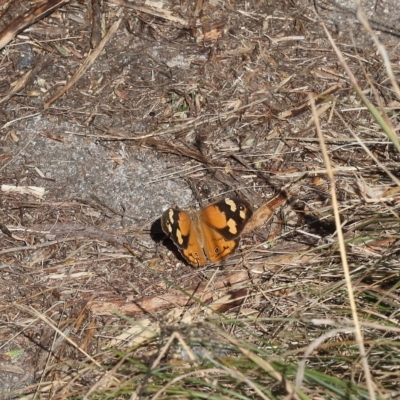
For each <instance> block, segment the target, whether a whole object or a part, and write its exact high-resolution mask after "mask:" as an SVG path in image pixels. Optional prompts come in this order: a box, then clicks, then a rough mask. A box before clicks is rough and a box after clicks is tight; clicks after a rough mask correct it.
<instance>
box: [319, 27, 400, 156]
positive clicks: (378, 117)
mask: <svg viewBox="0 0 400 400" xmlns="http://www.w3.org/2000/svg"><path fill="white" fill-rule="evenodd" d="M321 25H322V27H323V29H324V31H325V34H326V36H327V38H328V40H329V42H330V44H331V46H332V48H333V49H334V50H335V52H336V55H337V57H338V59H339V62H340V64H341V65H342V67H343V68H344V70H345V71H346V73H347V75H348V77H349V79H350V82H351V84H352V86H353V88H354V90H355V91H356V93H357V94H358V95H359V96H360V98H361V100H362V102H363V103H364V104H365V106H366V107H367V108H368V110H369V112H370V113H371V115H372V116H373V117H374V119H375V121H376V122H377V123H378V125H379V126H380V127H381V128H382V130H383V131H384V132H385V133H386V136H387V137H388V138H389V139H390V141H391V142H392V143H393V145H394V146H395V147H396V149H397V151H399V152H400V143H399V139H398V137H397V135H396V132H394V130H393V127H392V126H390V124H389V123H388V121H389V119H388V118H384V117H383V116H382V114H381V112H380V111H379V110H378V109H377V108H376V107H375V106H374V105H373V104H372V103H371V102H370V101H369V99H368V98H367V96H366V95H365V94H364V93H363V91H362V89H361V88H360V85H359V84H358V82H357V79H356V77H355V76H354V74H353V72H352V71H351V69H350V68H349V66H348V65H347V63H346V61H345V59H344V57H343V54H342V52H341V51H340V50H339V48H338V47H337V46H336V43H335V42H334V40H333V39H332V36H331V34H330V33H329V31H328V29H327V28H326V25H325V24H324V23H323V22H322V21H321Z"/></svg>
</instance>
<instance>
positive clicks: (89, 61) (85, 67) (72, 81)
mask: <svg viewBox="0 0 400 400" xmlns="http://www.w3.org/2000/svg"><path fill="white" fill-rule="evenodd" d="M121 14H122V9H120V10H118V12H117V17H118V20H117V21H115V22H114V23H113V24H112V25H111V28H110V29H109V30H108V32H107V33H106V35H105V36H104V38H103V40H102V41H101V42H100V44H99V45H98V46H97V47H96V48H95V49H94V50H93V52H92V53H90V54H89V55H88V56H87V58H86V59H85V60H84V61H83V63H82V65H81V66H80V67H79V68H78V70H77V71H76V72H75V75H74V76H73V77H72V78H71V79H70V81H69V82H68V83H67V84H66V85H65V86H64V87H63V88H62V89H61V90H60V91H58V92H57V93H56V94H54V95H53V96H52V97H51V98H50V99H49V100H47V101H46V103H44V108H45V109H46V108H49V107H50V106H51V105H52V104H53V103H54V102H55V101H56V100H57V99H58V98H59V97H61V96H62V95H63V94H64V93H66V92H67V91H68V90H69V89H70V88H71V87H72V86H73V85H75V83H76V82H78V81H79V79H81V78H82V76H83V75H84V74H85V72H86V71H87V70H88V69H89V68H90V67H91V65H92V64H93V63H94V62H95V61H96V59H97V57H98V56H99V55H100V53H101V52H102V50H103V49H104V47H105V45H106V44H107V43H108V41H109V40H110V38H111V36H112V35H113V34H114V33H115V32H116V31H117V29H118V28H119V25H120V24H121V21H122V18H120V16H121Z"/></svg>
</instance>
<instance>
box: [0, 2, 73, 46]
mask: <svg viewBox="0 0 400 400" xmlns="http://www.w3.org/2000/svg"><path fill="white" fill-rule="evenodd" d="M69 2H70V0H48V1H47V2H46V3H44V4H39V5H37V6H36V7H33V8H32V9H31V10H29V12H28V13H25V14H23V15H20V16H19V17H17V18H16V19H14V21H12V22H11V23H10V24H9V25H8V26H6V27H5V28H4V29H3V30H2V31H1V32H0V49H2V48H3V47H4V46H6V45H7V44H8V43H10V42H11V40H13V39H14V38H15V36H17V35H18V33H20V32H21V31H23V30H24V29H25V28H27V27H28V26H30V25H32V24H34V23H35V22H37V21H40V20H41V19H43V18H44V17H47V16H48V15H49V14H51V13H52V12H53V11H55V10H56V9H57V8H59V7H61V6H63V5H64V4H67V3H69Z"/></svg>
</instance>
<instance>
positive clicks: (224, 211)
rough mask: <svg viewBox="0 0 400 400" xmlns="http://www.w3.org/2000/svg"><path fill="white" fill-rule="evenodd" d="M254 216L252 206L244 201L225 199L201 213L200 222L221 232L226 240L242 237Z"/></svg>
mask: <svg viewBox="0 0 400 400" xmlns="http://www.w3.org/2000/svg"><path fill="white" fill-rule="evenodd" d="M252 215H253V211H252V209H251V206H250V204H249V203H248V202H247V201H245V200H242V199H224V200H221V201H218V202H216V203H213V204H211V205H209V206H207V207H205V208H203V209H202V210H201V211H200V220H201V221H202V222H204V223H205V224H206V225H208V226H209V227H211V228H213V229H214V230H216V231H218V232H220V234H221V235H222V236H223V237H224V238H225V239H234V238H237V237H239V236H240V234H241V233H242V231H243V229H244V227H245V226H246V224H247V222H248V221H249V219H250V218H251V216H252Z"/></svg>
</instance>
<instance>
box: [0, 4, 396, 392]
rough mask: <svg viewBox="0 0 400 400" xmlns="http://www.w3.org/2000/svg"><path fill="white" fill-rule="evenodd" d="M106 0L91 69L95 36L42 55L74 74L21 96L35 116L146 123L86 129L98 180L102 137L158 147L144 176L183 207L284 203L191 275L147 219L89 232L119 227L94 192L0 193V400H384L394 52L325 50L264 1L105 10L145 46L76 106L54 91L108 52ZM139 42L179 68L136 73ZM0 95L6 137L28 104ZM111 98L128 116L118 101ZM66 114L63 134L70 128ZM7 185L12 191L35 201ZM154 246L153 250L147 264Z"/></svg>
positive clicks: (325, 32) (390, 317)
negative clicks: (237, 247) (93, 143)
mask: <svg viewBox="0 0 400 400" xmlns="http://www.w3.org/2000/svg"><path fill="white" fill-rule="evenodd" d="M112 3H113V4H114V5H111V4H108V3H107V4H106V5H105V6H104V10H103V12H104V16H105V17H107V19H106V20H107V26H109V27H110V26H112V27H113V28H112V29H115V32H113V35H114V36H116V38H115V40H116V42H114V43H117V45H115V47H116V48H115V49H110V50H109V53H108V59H106V60H104V59H103V60H102V58H101V56H102V53H101V51H100V50H101V49H103V48H105V49H107V48H110V47H112V46H111V40H112V38H111V36H112V33H110V32H111V30H108V32H109V33H110V34H109V36H106V38H107V39H106V40H105V39H103V41H100V42H96V43H97V44H95V46H100V47H97V49H98V51H97V52H96V50H94V51H93V53H94V54H95V57H94V56H93V53H91V54H92V55H90V54H89V55H88V56H87V57H86V58H85V61H83V60H81V59H80V64H79V66H78V67H77V65H75V64H73V63H72V62H70V59H63V58H62V57H60V56H59V55H58V54H57V55H54V53H52V54H50V52H49V54H50V55H49V56H51V57H54V59H53V62H55V63H60V65H61V64H62V65H64V66H65V68H67V67H68V68H70V70H71V72H74V73H71V74H70V76H72V78H71V79H70V80H69V81H68V82H67V81H64V84H65V88H66V89H65V90H63V89H61V91H59V90H60V89H59V88H58V89H57V90H54V91H53V92H51V97H48V98H47V99H43V103H41V105H47V106H48V108H47V111H46V113H47V114H44V115H45V116H46V117H48V118H51V116H52V114H51V113H52V112H54V113H56V112H57V110H58V108H55V106H52V103H53V101H56V98H58V97H59V98H58V100H57V101H62V103H61V104H62V106H63V107H65V109H68V108H69V111H68V113H69V115H74V118H78V117H77V115H78V110H79V111H80V112H82V113H83V114H84V113H85V112H86V111H87V112H88V113H92V109H94V107H95V103H96V102H99V101H100V100H99V99H102V101H105V102H107V103H108V105H109V106H110V109H112V110H113V111H114V112H115V113H116V114H118V112H119V114H118V115H119V116H121V120H122V122H123V123H122V124H121V125H122V126H128V125H129V124H130V123H131V122H132V121H135V119H136V120H138V119H139V118H142V119H143V115H146V116H147V115H149V113H154V115H155V116H156V117H157V119H156V120H151V121H150V122H146V121H147V120H146V121H145V122H143V123H144V124H146V126H145V129H142V130H138V131H135V130H134V132H133V133H132V132H130V133H128V130H126V131H124V130H123V129H121V128H119V127H114V126H112V125H111V124H109V120H108V119H107V118H108V117H107V116H101V117H100V118H99V120H98V121H97V122H96V126H95V128H96V129H95V130H93V131H92V133H88V132H86V133H82V132H80V133H79V134H81V135H85V136H86V139H87V140H92V139H93V138H96V140H99V141H103V142H104V143H106V144H107V146H109V149H110V154H111V157H112V158H113V159H115V163H116V164H118V163H120V162H123V160H122V159H120V158H119V156H118V154H120V153H118V150H119V146H120V145H121V143H123V144H124V146H127V147H128V148H129V149H132V151H136V150H137V148H140V149H143V151H145V152H147V153H146V154H154V153H155V152H156V151H158V152H159V153H165V157H166V158H167V159H168V160H169V163H170V164H169V165H170V168H169V169H168V170H167V171H155V172H154V181H159V180H163V181H167V180H170V179H175V178H177V177H179V178H185V179H186V180H187V182H188V183H189V186H190V187H191V188H192V189H193V194H194V196H195V197H196V198H197V199H198V201H199V202H200V203H201V202H202V201H203V200H204V199H205V198H207V199H210V198H212V197H217V196H225V195H226V194H229V195H234V194H237V195H240V196H243V197H245V198H247V199H248V200H249V201H251V203H252V204H254V206H255V208H259V209H260V208H261V209H262V210H263V208H262V207H264V211H265V214H262V213H260V214H262V215H264V216H265V219H266V218H267V217H268V218H269V217H270V212H269V210H270V208H271V207H272V206H271V204H272V203H268V199H270V198H271V197H273V194H274V193H281V192H282V189H285V192H286V195H287V200H286V201H285V202H283V201H282V202H279V206H280V209H279V210H275V214H274V216H273V217H272V218H271V221H269V223H268V224H264V226H257V229H256V228H254V229H255V230H254V231H253V232H248V234H247V235H246V236H244V237H243V240H242V244H241V251H240V252H238V254H236V255H235V256H234V257H232V258H229V259H228V260H227V262H226V263H224V265H223V266H222V267H223V268H218V266H209V267H208V268H206V269H204V270H202V271H198V270H194V269H192V268H191V267H189V266H188V265H183V264H181V265H178V267H177V266H176V262H177V261H176V259H177V257H178V258H179V254H178V253H177V252H176V250H175V249H174V247H173V246H172V247H171V245H170V244H169V243H168V242H167V241H165V240H164V241H163V235H162V233H161V232H160V230H159V225H158V224H157V221H156V222H154V223H146V224H136V225H135V226H134V227H132V226H129V227H127V228H115V225H112V224H111V222H108V221H112V218H113V217H121V215H120V214H121V213H120V212H119V211H118V210H116V209H115V208H113V207H112V206H110V205H109V204H107V202H103V201H102V200H101V199H99V198H97V197H93V196H92V198H91V199H90V200H87V199H81V198H77V199H68V201H66V200H65V199H63V201H60V200H59V199H57V198H56V196H55V197H54V198H51V197H50V198H49V197H47V198H46V200H40V201H35V202H34V201H32V199H30V197H28V196H29V193H28V194H22V193H21V189H18V190H19V191H20V192H19V193H15V192H10V191H8V192H3V196H2V198H1V213H2V215H1V217H2V219H1V221H0V223H1V225H0V228H1V231H2V236H1V240H2V249H0V257H1V268H2V273H3V276H2V280H1V284H2V295H1V297H0V310H1V314H2V319H1V323H0V334H1V336H2V337H3V338H4V340H3V341H2V342H1V353H2V355H3V359H4V362H3V364H2V366H1V370H0V371H2V372H9V373H11V374H14V375H15V376H21V379H20V382H19V383H18V384H17V385H16V386H15V390H14V394H15V396H16V397H17V396H25V397H24V398H51V399H61V398H71V399H75V398H82V399H89V398H90V399H136V398H152V399H157V398H171V397H173V398H196V399H197V398H198V399H200V398H212V399H222V398H224V399H225V398H226V399H227V398H229V399H230V398H238V399H250V398H252V399H253V398H263V399H290V398H293V399H319V398H324V399H344V398H346V399H363V398H365V399H374V398H376V399H389V398H396V397H398V396H400V391H399V384H398V382H399V381H400V371H399V365H400V362H399V361H400V360H399V354H400V340H399V333H400V327H399V311H398V310H399V303H400V297H399V296H400V289H399V286H400V283H399V273H400V266H399V263H398V258H399V256H398V254H399V251H400V248H399V240H398V239H399V237H400V235H399V227H400V224H399V215H398V211H397V210H398V208H399V199H400V188H399V181H398V177H397V175H398V169H399V154H398V150H399V142H398V137H397V135H398V129H399V128H398V127H399V126H400V120H399V116H398V112H399V109H400V99H399V97H400V95H399V90H398V88H397V86H396V84H393V82H395V81H396V79H397V80H398V79H399V76H400V69H399V60H400V52H399V48H398V46H397V47H396V46H393V47H391V46H390V45H386V46H383V44H382V43H381V42H379V43H378V42H377V40H378V39H377V38H376V37H373V41H374V43H375V46H377V47H378V48H379V51H380V53H379V54H378V55H377V54H376V52H375V47H374V46H369V47H368V46H365V47H362V48H360V45H359V44H358V43H353V42H352V40H351V38H350V37H349V38H348V41H347V42H346V40H345V38H343V37H341V38H339V37H337V36H336V37H335V36H334V34H333V30H332V27H328V28H325V27H324V26H323V23H322V21H323V20H324V17H325V15H324V14H323V13H320V17H321V20H316V19H315V14H314V11H313V10H312V9H311V8H309V7H308V5H307V4H304V5H303V7H301V6H300V4H298V5H297V7H291V5H290V4H291V3H289V2H288V3H284V2H283V3H282V5H281V6H280V7H281V8H279V9H278V8H276V9H275V10H273V11H272V10H268V11H265V14H262V13H261V11H260V10H259V9H257V6H255V5H254V9H253V8H252V9H251V10H245V9H244V8H242V7H239V6H237V9H235V10H234V9H230V8H229V7H228V6H227V5H226V7H225V8H224V7H217V6H215V5H211V4H209V3H204V4H203V3H202V2H200V1H198V2H197V3H195V4H192V5H191V6H190V7H188V8H186V9H184V8H182V9H180V10H179V16H178V13H177V10H176V9H174V12H172V13H171V12H170V11H169V10H162V12H161V10H158V11H157V12H156V11H154V13H153V15H152V12H151V8H150V9H149V8H144V7H139V8H138V7H136V8H134V9H133V11H128V9H124V10H125V12H126V13H128V12H132V14H131V15H130V18H127V21H126V22H128V24H130V26H129V27H128V28H127V29H128V31H129V30H130V31H132V32H134V33H135V37H136V36H137V37H140V39H141V40H143V41H144V43H145V45H143V47H141V48H139V49H138V50H137V53H138V55H137V57H138V59H139V58H140V60H139V61H138V62H137V64H136V65H135V68H136V72H135V71H133V72H132V71H130V70H129V71H128V69H126V71H125V73H126V75H124V76H120V77H119V78H118V79H119V81H118V82H119V83H118V85H115V86H113V85H112V84H111V83H109V84H108V86H107V85H104V87H103V88H102V91H101V92H99V93H97V92H96V91H93V92H92V93H93V95H92V98H93V103H91V102H90V100H88V99H89V98H90V97H89V96H87V98H86V100H85V102H82V101H80V102H79V103H77V102H78V101H79V99H80V95H79V91H77V90H74V87H75V86H76V85H78V87H79V82H80V81H79V79H78V78H81V79H83V80H85V76H86V75H87V70H88V69H89V66H90V65H91V63H92V64H93V65H96V63H104V64H101V65H103V66H110V65H111V66H112V65H113V62H115V63H118V62H119V58H118V54H119V53H122V52H123V51H125V48H124V47H123V48H122V50H121V48H117V47H118V46H123V44H121V43H125V42H124V41H123V40H122V39H121V38H119V39H120V40H121V42H119V41H117V36H118V32H119V33H120V34H121V35H122V33H121V31H120V30H118V29H117V28H118V26H122V25H123V24H122V23H121V22H122V20H121V19H120V18H122V17H121V10H122V9H121V8H118V10H120V11H116V8H115V7H116V5H119V6H121V5H122V4H124V3H122V2H121V1H116V0H113V2H112ZM73 6H75V5H67V6H66V7H67V8H66V10H67V11H71V10H74V9H73V8H68V7H73ZM77 7H78V8H79V5H77ZM200 11H201V12H200ZM269 11H270V12H269ZM71 12H72V11H71ZM360 15H361V14H360ZM199 16H200V17H199ZM361 17H362V15H361ZM325 20H326V19H325ZM115 21H117V22H115ZM184 21H186V23H184ZM228 21H229V23H228ZM362 21H363V23H364V25H365V31H364V30H363V35H365V37H366V38H368V37H369V36H372V35H373V31H372V30H370V28H369V26H368V25H367V24H366V19H365V18H362ZM113 24H114V25H113ZM119 24H120V25H119ZM241 27H245V29H241ZM70 29H71V33H74V32H75V33H76V32H77V30H78V27H76V26H72V27H70ZM74 29H75V31H74ZM109 29H110V28H109ZM360 29H361V28H360ZM7 35H8V37H13V35H10V33H9V31H8V33H7ZM32 35H33V34H32ZM332 36H333V37H332ZM33 39H35V40H37V39H36V37H35V36H32V38H30V40H32V41H33ZM15 40H20V39H18V37H17V38H15ZM155 41H157V43H162V44H164V45H165V47H168V46H170V47H171V48H173V47H174V46H175V47H174V48H176V50H177V51H178V53H179V55H180V56H181V57H182V60H183V61H182V62H184V61H185V57H186V58H189V56H190V57H191V62H192V66H191V68H190V69H185V68H182V69H178V70H174V67H173V66H171V65H168V66H167V65H166V64H165V63H164V62H163V61H161V59H162V57H161V56H159V57H160V59H156V58H155V56H154V54H153V53H151V52H150V51H147V50H146V46H147V47H149V46H150V45H152V44H153V43H154V42H155ZM0 43H1V41H0ZM69 45H70V44H69ZM42 46H44V47H43V51H44V52H47V51H49V49H48V47H46V46H48V45H47V44H45V43H43V44H42ZM66 47H68V46H67V45H66ZM77 48H78V47H77ZM361 50H362V51H363V53H361ZM74 51H78V50H76V48H75V50H74ZM204 54H206V56H204ZM11 55H12V54H11ZM3 57H4V58H3V63H6V61H4V60H5V56H4V55H3ZM96 57H97V58H96ZM95 58H96V59H95ZM110 60H111V61H110ZM75 61H76V60H75ZM168 61H169V60H168ZM132 62H133V61H132ZM146 63H147V64H146ZM46 65H49V64H48V63H47V64H46V63H44V64H43V65H42V67H43V68H44V71H46V68H47V67H46ZM57 65H58V64H57ZM118 65H119V64H118ZM145 65H146V67H145ZM82 66H84V67H82ZM73 67H75V69H73ZM79 67H80V69H78V68H79ZM150 67H151V68H150ZM4 68H5V69H6V67H4ZM150 69H151V70H152V71H150ZM35 71H36V72H35V73H37V70H35ZM76 71H78V72H76ZM110 71H111V69H110ZM75 72H76V74H75ZM135 73H136V75H135ZM54 74H55V75H54V81H56V80H57V79H60V76H58V75H57V74H58V71H57V70H56V71H55V72H54ZM95 74H96V73H95V72H93V76H92V77H91V79H92V80H91V81H90V82H89V81H85V84H86V85H92V82H95V81H96V79H97V77H96V76H95ZM110 74H112V71H111V72H110ZM129 74H131V75H129ZM139 75H140V76H139ZM30 76H31V74H30V75H24V76H23V79H22V78H18V79H17V78H16V77H14V78H15V80H14V82H19V83H17V84H18V85H19V86H18V87H19V89H18V90H19V91H20V90H21V87H26V90H32V88H31V87H30V86H29V85H33V83H32V80H31V77H30ZM112 78H115V80H116V79H117V78H116V77H115V76H114V77H111V78H110V82H113V80H112ZM128 78H129V79H128ZM10 79H11V78H10ZM47 79H48V80H49V81H50V79H52V78H51V74H49V75H48V78H47ZM128 81H129V83H128ZM140 82H142V83H140ZM9 83H10V85H11V83H12V82H9ZM93 85H94V84H93ZM136 86H137V87H136ZM80 88H81V89H80V90H81V91H83V89H82V87H80ZM132 88H133V89H132ZM86 91H87V89H85V93H86ZM15 93H16V92H15V91H13V89H12V88H11V86H10V89H9V92H8V94H7V95H6V96H5V97H3V100H4V101H3V102H4V104H5V105H6V106H5V110H6V111H5V113H6V112H7V113H11V111H13V113H14V114H15V121H14V119H13V123H12V124H10V123H9V122H10V120H5V121H2V122H1V126H2V127H3V128H2V130H3V131H4V132H5V133H6V134H7V135H8V137H9V138H10V140H13V136H12V132H11V126H15V123H17V119H18V120H19V119H24V118H29V117H30V116H31V115H34V113H35V112H37V110H38V107H39V106H37V105H36V109H34V107H33V105H34V104H35V103H34V101H33V100H32V98H29V97H27V100H26V102H27V104H28V105H29V106H30V107H31V108H30V109H29V110H28V111H27V110H26V109H24V108H23V107H22V106H21V105H19V104H17V103H13V102H11V99H13V97H14V96H15ZM55 93H59V94H60V95H61V94H63V96H62V97H60V96H58V95H56V94H55ZM131 97H132V98H134V99H135V107H131V108H129V112H128V111H127V109H124V108H123V107H121V106H120V103H119V102H120V101H122V102H124V101H127V100H126V99H127V98H131ZM49 99H50V100H49ZM58 104H60V103H58ZM77 104H78V105H79V106H77ZM96 104H98V103H96ZM123 104H126V103H123ZM52 107H53V108H52ZM58 107H60V106H58ZM116 110H118V112H117V111H116ZM66 114H67V113H66ZM66 118H68V115H67V117H66ZM81 118H82V120H80V122H81V123H82V126H83V125H84V122H86V121H87V118H89V117H87V115H86V114H85V115H84V117H81ZM133 126H136V125H133ZM75 134H77V133H76V132H75ZM35 137H36V136H35ZM48 137H49V138H52V139H51V140H57V139H54V137H56V138H57V136H48ZM62 139H63V138H62ZM31 140H33V139H31ZM28 143H29V142H28ZM17 156H18V154H8V155H7V154H4V156H1V155H0V157H2V158H1V160H0V161H1V162H2V165H1V166H0V171H1V173H2V177H1V178H2V182H1V183H2V184H4V185H6V184H12V183H14V184H15V182H13V179H12V173H15V171H14V170H12V169H11V167H12V165H13V161H14V160H15V159H16V157H17ZM118 165H119V164H118ZM21 173H22V172H21ZM25 181H26V183H24V184H23V185H20V184H18V185H15V186H17V187H22V186H23V187H24V188H29V187H32V186H39V185H33V184H32V182H33V181H34V179H33V178H31V177H29V176H28V178H27V179H25ZM25 181H24V182H25ZM5 188H8V189H9V187H5ZM9 190H10V189H9ZM24 190H25V189H24ZM26 190H28V189H26ZM23 196H26V197H23ZM146 201H147V200H146ZM283 203H284V204H283ZM265 204H269V206H270V207H269V208H268V207H267V208H266V206H265ZM274 204H275V205H274V207H275V206H278V203H274ZM274 207H272V208H274ZM161 211H162V210H160V213H159V214H161ZM132 225H134V224H133V223H132ZM258 225H259V224H258ZM150 238H151V239H150ZM149 242H150V243H151V244H150V245H149V244H148V243H149ZM154 242H159V243H162V244H163V245H165V246H159V248H158V253H157V252H156V249H155V246H154ZM124 246H125V247H124ZM168 250H172V251H169V252H168ZM24 365H30V366H31V367H30V369H29V368H27V369H29V371H30V372H29V373H26V370H24V369H23V368H22V369H21V367H22V366H24ZM18 368H20V369H18ZM10 371H11V372H10ZM21 371H22V372H21ZM24 373H25V375H23V374H24ZM10 396H11V395H10Z"/></svg>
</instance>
